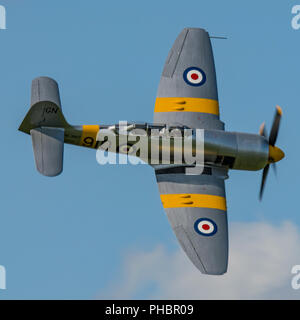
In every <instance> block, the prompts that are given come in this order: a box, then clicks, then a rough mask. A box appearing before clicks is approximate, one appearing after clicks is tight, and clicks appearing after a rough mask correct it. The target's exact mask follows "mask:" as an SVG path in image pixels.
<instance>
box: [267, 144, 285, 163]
mask: <svg viewBox="0 0 300 320" xmlns="http://www.w3.org/2000/svg"><path fill="white" fill-rule="evenodd" d="M284 156H285V154H284V152H283V151H282V150H281V149H280V148H278V147H275V146H271V145H269V163H274V162H278V161H280V160H282V159H283V158H284Z"/></svg>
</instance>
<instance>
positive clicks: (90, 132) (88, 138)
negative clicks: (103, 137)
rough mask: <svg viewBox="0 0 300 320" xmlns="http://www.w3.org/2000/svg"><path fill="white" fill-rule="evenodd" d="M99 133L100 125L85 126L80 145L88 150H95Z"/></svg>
mask: <svg viewBox="0 0 300 320" xmlns="http://www.w3.org/2000/svg"><path fill="white" fill-rule="evenodd" d="M98 131H99V126H98V125H83V126H82V135H81V139H80V145H81V146H84V147H88V148H95V146H96V142H97V140H96V138H97V134H98Z"/></svg>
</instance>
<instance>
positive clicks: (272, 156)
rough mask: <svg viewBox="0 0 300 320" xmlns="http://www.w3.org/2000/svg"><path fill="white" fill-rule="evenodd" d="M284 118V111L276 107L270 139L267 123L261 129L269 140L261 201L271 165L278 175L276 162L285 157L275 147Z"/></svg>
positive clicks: (260, 194) (261, 186)
mask: <svg viewBox="0 0 300 320" xmlns="http://www.w3.org/2000/svg"><path fill="white" fill-rule="evenodd" d="M281 116H282V110H281V108H280V107H279V106H276V112H275V116H274V120H273V124H272V128H271V132H270V135H269V138H268V136H267V132H266V128H265V123H262V125H261V126H260V128H259V134H260V135H261V136H263V137H265V138H266V139H267V140H269V159H268V163H267V165H266V166H265V168H264V170H263V175H262V180H261V185H260V191H259V200H261V199H262V196H263V192H264V188H265V184H266V180H267V176H268V172H269V168H270V165H272V167H273V169H274V172H275V174H276V172H277V170H276V162H278V161H280V160H281V159H282V158H283V157H284V152H283V151H282V150H281V149H279V148H278V147H276V146H275V143H276V140H277V136H278V131H279V126H280V120H281Z"/></svg>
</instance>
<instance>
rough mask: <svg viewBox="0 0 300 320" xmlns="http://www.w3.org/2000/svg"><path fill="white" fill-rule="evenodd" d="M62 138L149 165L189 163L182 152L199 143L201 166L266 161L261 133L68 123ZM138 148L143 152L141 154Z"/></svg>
mask: <svg viewBox="0 0 300 320" xmlns="http://www.w3.org/2000/svg"><path fill="white" fill-rule="evenodd" d="M197 130H198V131H197ZM65 142H66V143H71V144H76V145H81V146H85V147H90V148H95V149H98V148H100V149H103V150H106V151H111V152H116V153H124V154H126V153H127V154H130V155H136V156H138V157H140V158H141V159H142V160H143V161H145V162H147V163H149V164H150V165H153V164H155V165H156V164H170V165H176V164H177V165H178V164H179V163H178V159H179V162H180V161H181V162H182V165H186V164H188V165H190V162H189V163H187V162H186V161H185V157H184V152H186V153H187V154H188V153H189V152H190V153H192V154H194V155H195V153H196V151H197V150H196V148H197V147H199V145H200V146H201V148H202V149H201V148H200V152H201V150H202V152H203V161H204V166H217V167H226V168H228V169H237V170H260V169H262V168H264V167H265V166H266V165H267V163H268V161H269V160H268V159H269V144H268V141H267V140H266V138H264V137H263V136H260V135H257V134H248V133H240V132H227V131H222V130H201V129H189V128H187V127H180V126H178V127H169V126H166V125H161V124H159V125H155V124H148V123H143V124H138V123H128V124H126V125H104V126H97V125H94V126H70V127H69V128H66V129H65ZM153 146H155V147H157V150H158V151H157V150H156V151H155V152H156V153H155V154H156V156H154V151H153V150H154V149H155V148H154V147H153ZM139 149H143V150H146V152H144V153H143V154H142V152H141V151H140V150H139ZM168 153H169V156H168ZM164 155H165V157H164ZM180 155H181V156H180ZM164 161H165V162H164Z"/></svg>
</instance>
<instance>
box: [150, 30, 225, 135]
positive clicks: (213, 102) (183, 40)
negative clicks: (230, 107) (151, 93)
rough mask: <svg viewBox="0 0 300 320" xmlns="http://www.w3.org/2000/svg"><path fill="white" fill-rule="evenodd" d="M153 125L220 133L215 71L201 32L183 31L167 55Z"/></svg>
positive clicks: (208, 45)
mask: <svg viewBox="0 0 300 320" xmlns="http://www.w3.org/2000/svg"><path fill="white" fill-rule="evenodd" d="M154 122H155V123H166V124H180V125H185V126H188V127H191V128H202V129H218V130H223V129H224V124H223V123H222V122H221V121H220V120H219V103H218V92H217V83H216V72H215V65H214V58H213V53H212V48H211V42H210V38H209V35H208V33H207V32H206V31H205V30H204V29H196V28H186V29H184V30H183V31H182V32H181V33H180V34H179V36H178V37H177V39H176V41H175V42H174V45H173V47H172V49H171V50H170V52H169V55H168V57H167V61H166V63H165V66H164V70H163V73H162V77H161V80H160V84H159V87H158V93H157V98H156V102H155V109H154Z"/></svg>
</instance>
